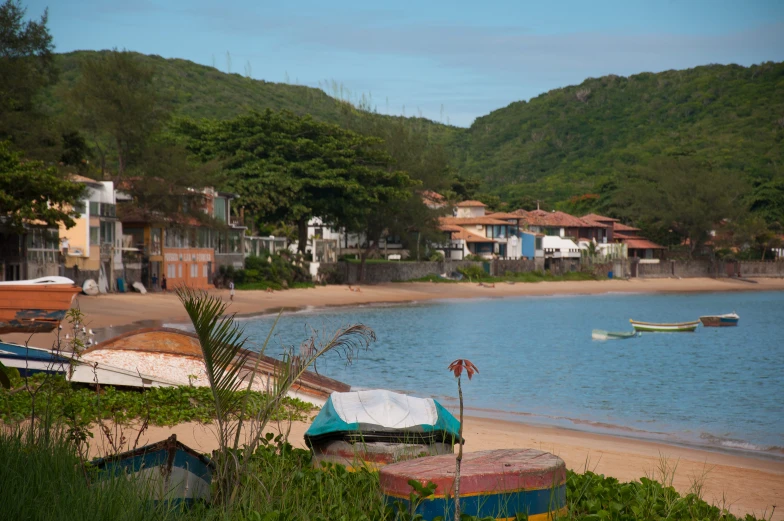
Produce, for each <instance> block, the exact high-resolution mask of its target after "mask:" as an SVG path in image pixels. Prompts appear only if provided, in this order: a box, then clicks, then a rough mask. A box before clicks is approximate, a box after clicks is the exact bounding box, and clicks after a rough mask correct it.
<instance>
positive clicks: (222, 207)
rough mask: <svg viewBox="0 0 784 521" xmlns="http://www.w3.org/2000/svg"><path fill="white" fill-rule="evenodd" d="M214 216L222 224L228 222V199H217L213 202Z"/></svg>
mask: <svg viewBox="0 0 784 521" xmlns="http://www.w3.org/2000/svg"><path fill="white" fill-rule="evenodd" d="M212 216H213V217H215V218H216V219H217V220H219V221H221V222H224V223H225V222H226V198H225V197H216V198H215V199H214V200H213V211H212Z"/></svg>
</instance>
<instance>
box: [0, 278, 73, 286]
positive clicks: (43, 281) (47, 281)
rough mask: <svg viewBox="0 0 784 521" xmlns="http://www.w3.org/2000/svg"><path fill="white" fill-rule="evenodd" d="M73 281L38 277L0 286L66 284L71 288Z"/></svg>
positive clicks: (10, 281) (12, 281)
mask: <svg viewBox="0 0 784 521" xmlns="http://www.w3.org/2000/svg"><path fill="white" fill-rule="evenodd" d="M73 283H74V281H72V280H71V279H69V278H66V277H57V276H52V277H40V278H37V279H30V280H9V281H5V282H0V285H3V286H47V285H50V284H68V285H70V286H72V285H73Z"/></svg>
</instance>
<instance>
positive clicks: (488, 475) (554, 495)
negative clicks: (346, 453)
mask: <svg viewBox="0 0 784 521" xmlns="http://www.w3.org/2000/svg"><path fill="white" fill-rule="evenodd" d="M380 477H381V491H382V493H383V494H384V496H385V498H386V501H387V502H388V503H390V504H392V505H394V504H396V503H400V506H401V507H402V508H404V509H406V510H409V509H410V506H411V505H410V503H409V501H410V499H409V498H410V494H411V492H413V490H412V487H411V485H409V484H408V481H409V480H411V479H413V480H416V481H418V482H419V483H420V484H422V485H423V486H426V485H427V484H428V483H434V484H435V485H436V489H435V493H434V494H433V495H432V496H430V497H428V498H426V499H424V500H422V501H421V502H420V503H419V505H418V506H417V508H416V513H418V514H422V516H423V517H424V519H426V520H430V519H434V518H436V517H438V516H443V517H444V519H450V518H451V517H454V498H453V497H452V496H453V495H454V481H455V457H454V455H451V454H450V455H444V456H433V457H428V458H419V459H415V460H411V461H404V462H401V463H395V464H393V465H388V466H386V467H383V468H382V469H381V470H380ZM460 509H461V512H462V513H465V514H470V515H473V516H478V517H492V518H494V519H514V518H515V516H516V515H517V514H528V519H529V520H531V521H546V520H548V519H552V518H553V517H554V516H555V515H559V516H560V515H564V514H566V465H565V464H564V462H563V460H562V459H561V458H559V457H558V456H555V455H553V454H550V453H549V452H543V451H541V450H536V449H504V450H486V451H481V452H470V453H466V454H464V455H463V463H462V465H461V470H460Z"/></svg>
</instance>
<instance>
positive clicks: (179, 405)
mask: <svg viewBox="0 0 784 521" xmlns="http://www.w3.org/2000/svg"><path fill="white" fill-rule="evenodd" d="M12 380H13V382H14V389H13V392H9V391H5V390H0V420H2V421H3V422H6V423H8V422H20V421H23V420H25V419H26V418H29V417H30V415H31V413H32V405H33V404H32V397H31V395H30V393H27V392H25V391H24V390H21V385H22V384H23V382H22V380H21V379H19V378H18V374H17V378H12ZM30 382H31V387H34V388H35V387H38V385H42V387H41V390H40V391H39V393H38V396H37V397H36V407H37V408H39V410H40V408H41V407H42V404H45V407H46V408H47V409H48V410H49V411H51V412H52V413H53V414H54V417H53V418H52V420H54V421H55V422H58V421H62V420H65V419H68V420H71V422H72V423H73V424H74V425H77V426H87V425H90V424H93V423H96V422H98V421H100V420H113V421H115V422H120V423H127V422H130V421H132V420H144V419H146V420H147V421H148V422H149V423H150V424H151V425H177V424H178V423H183V422H201V423H211V422H213V421H214V420H215V407H214V405H213V404H212V395H211V392H210V389H209V388H207V387H188V386H181V387H153V388H151V389H148V390H146V391H143V392H138V391H122V390H119V389H116V388H114V387H106V388H105V389H103V390H102V391H101V392H100V393H96V392H95V391H93V390H91V389H87V388H81V389H75V388H72V387H71V385H70V384H69V383H68V382H66V381H65V379H64V378H63V377H61V376H56V377H49V378H48V379H47V378H45V377H44V375H35V376H33V377H31V378H30ZM246 394H247V395H248V396H249V400H248V402H249V404H250V407H249V408H248V410H247V411H246V412H245V416H246V418H248V417H251V416H253V415H255V414H256V413H257V412H258V411H259V410H260V409H261V408H262V407H263V406H264V405H265V404H266V403H267V401H268V399H269V398H268V396H267V395H266V394H263V393H259V392H256V391H246V390H243V391H239V392H238V393H237V400H236V402H239V401H241V400H242V399H243V398H244V397H245V395H246ZM314 409H315V407H314V406H312V405H311V404H309V403H306V402H303V401H300V400H298V399H295V398H287V399H286V400H285V401H284V404H283V406H282V407H281V408H280V409H279V410H278V411H276V412H275V418H276V419H288V418H298V419H306V418H307V417H308V415H309V413H311V412H312V411H313V410H314ZM238 412H239V409H238V408H236V407H235V409H234V410H233V411H232V413H233V414H237V413H238Z"/></svg>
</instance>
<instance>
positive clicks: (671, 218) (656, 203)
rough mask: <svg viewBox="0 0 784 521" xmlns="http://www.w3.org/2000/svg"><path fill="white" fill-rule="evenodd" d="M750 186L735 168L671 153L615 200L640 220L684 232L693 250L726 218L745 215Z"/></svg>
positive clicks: (620, 208)
mask: <svg viewBox="0 0 784 521" xmlns="http://www.w3.org/2000/svg"><path fill="white" fill-rule="evenodd" d="M745 190H746V187H745V185H744V183H743V182H742V181H741V180H740V179H739V178H738V177H737V175H735V174H733V173H730V172H728V171H726V170H722V169H717V168H713V167H712V166H711V165H710V164H706V163H703V162H701V161H698V160H696V159H694V158H691V157H669V158H661V159H658V160H656V161H653V162H652V163H651V164H650V166H648V167H645V168H643V169H641V170H639V173H638V174H637V175H636V176H634V177H632V178H630V179H629V181H628V182H627V183H626V184H625V186H622V188H619V190H618V191H617V193H616V194H615V198H616V199H615V206H616V208H617V209H618V212H623V213H624V216H625V217H627V218H631V219H632V220H634V221H636V222H646V223H647V224H648V225H649V226H651V227H658V228H659V229H663V230H672V231H674V232H676V233H678V234H681V235H682V236H683V237H685V238H686V239H688V242H689V250H690V255H693V254H694V253H695V252H696V251H698V250H699V249H700V248H701V247H702V246H703V245H704V244H705V241H706V240H707V239H708V237H710V232H711V231H712V230H714V229H715V228H716V227H717V226H719V225H720V224H721V223H722V221H724V220H733V219H735V218H737V217H738V216H740V215H743V213H744V212H745V207H744V205H743V203H742V201H743V196H744V194H745Z"/></svg>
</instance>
